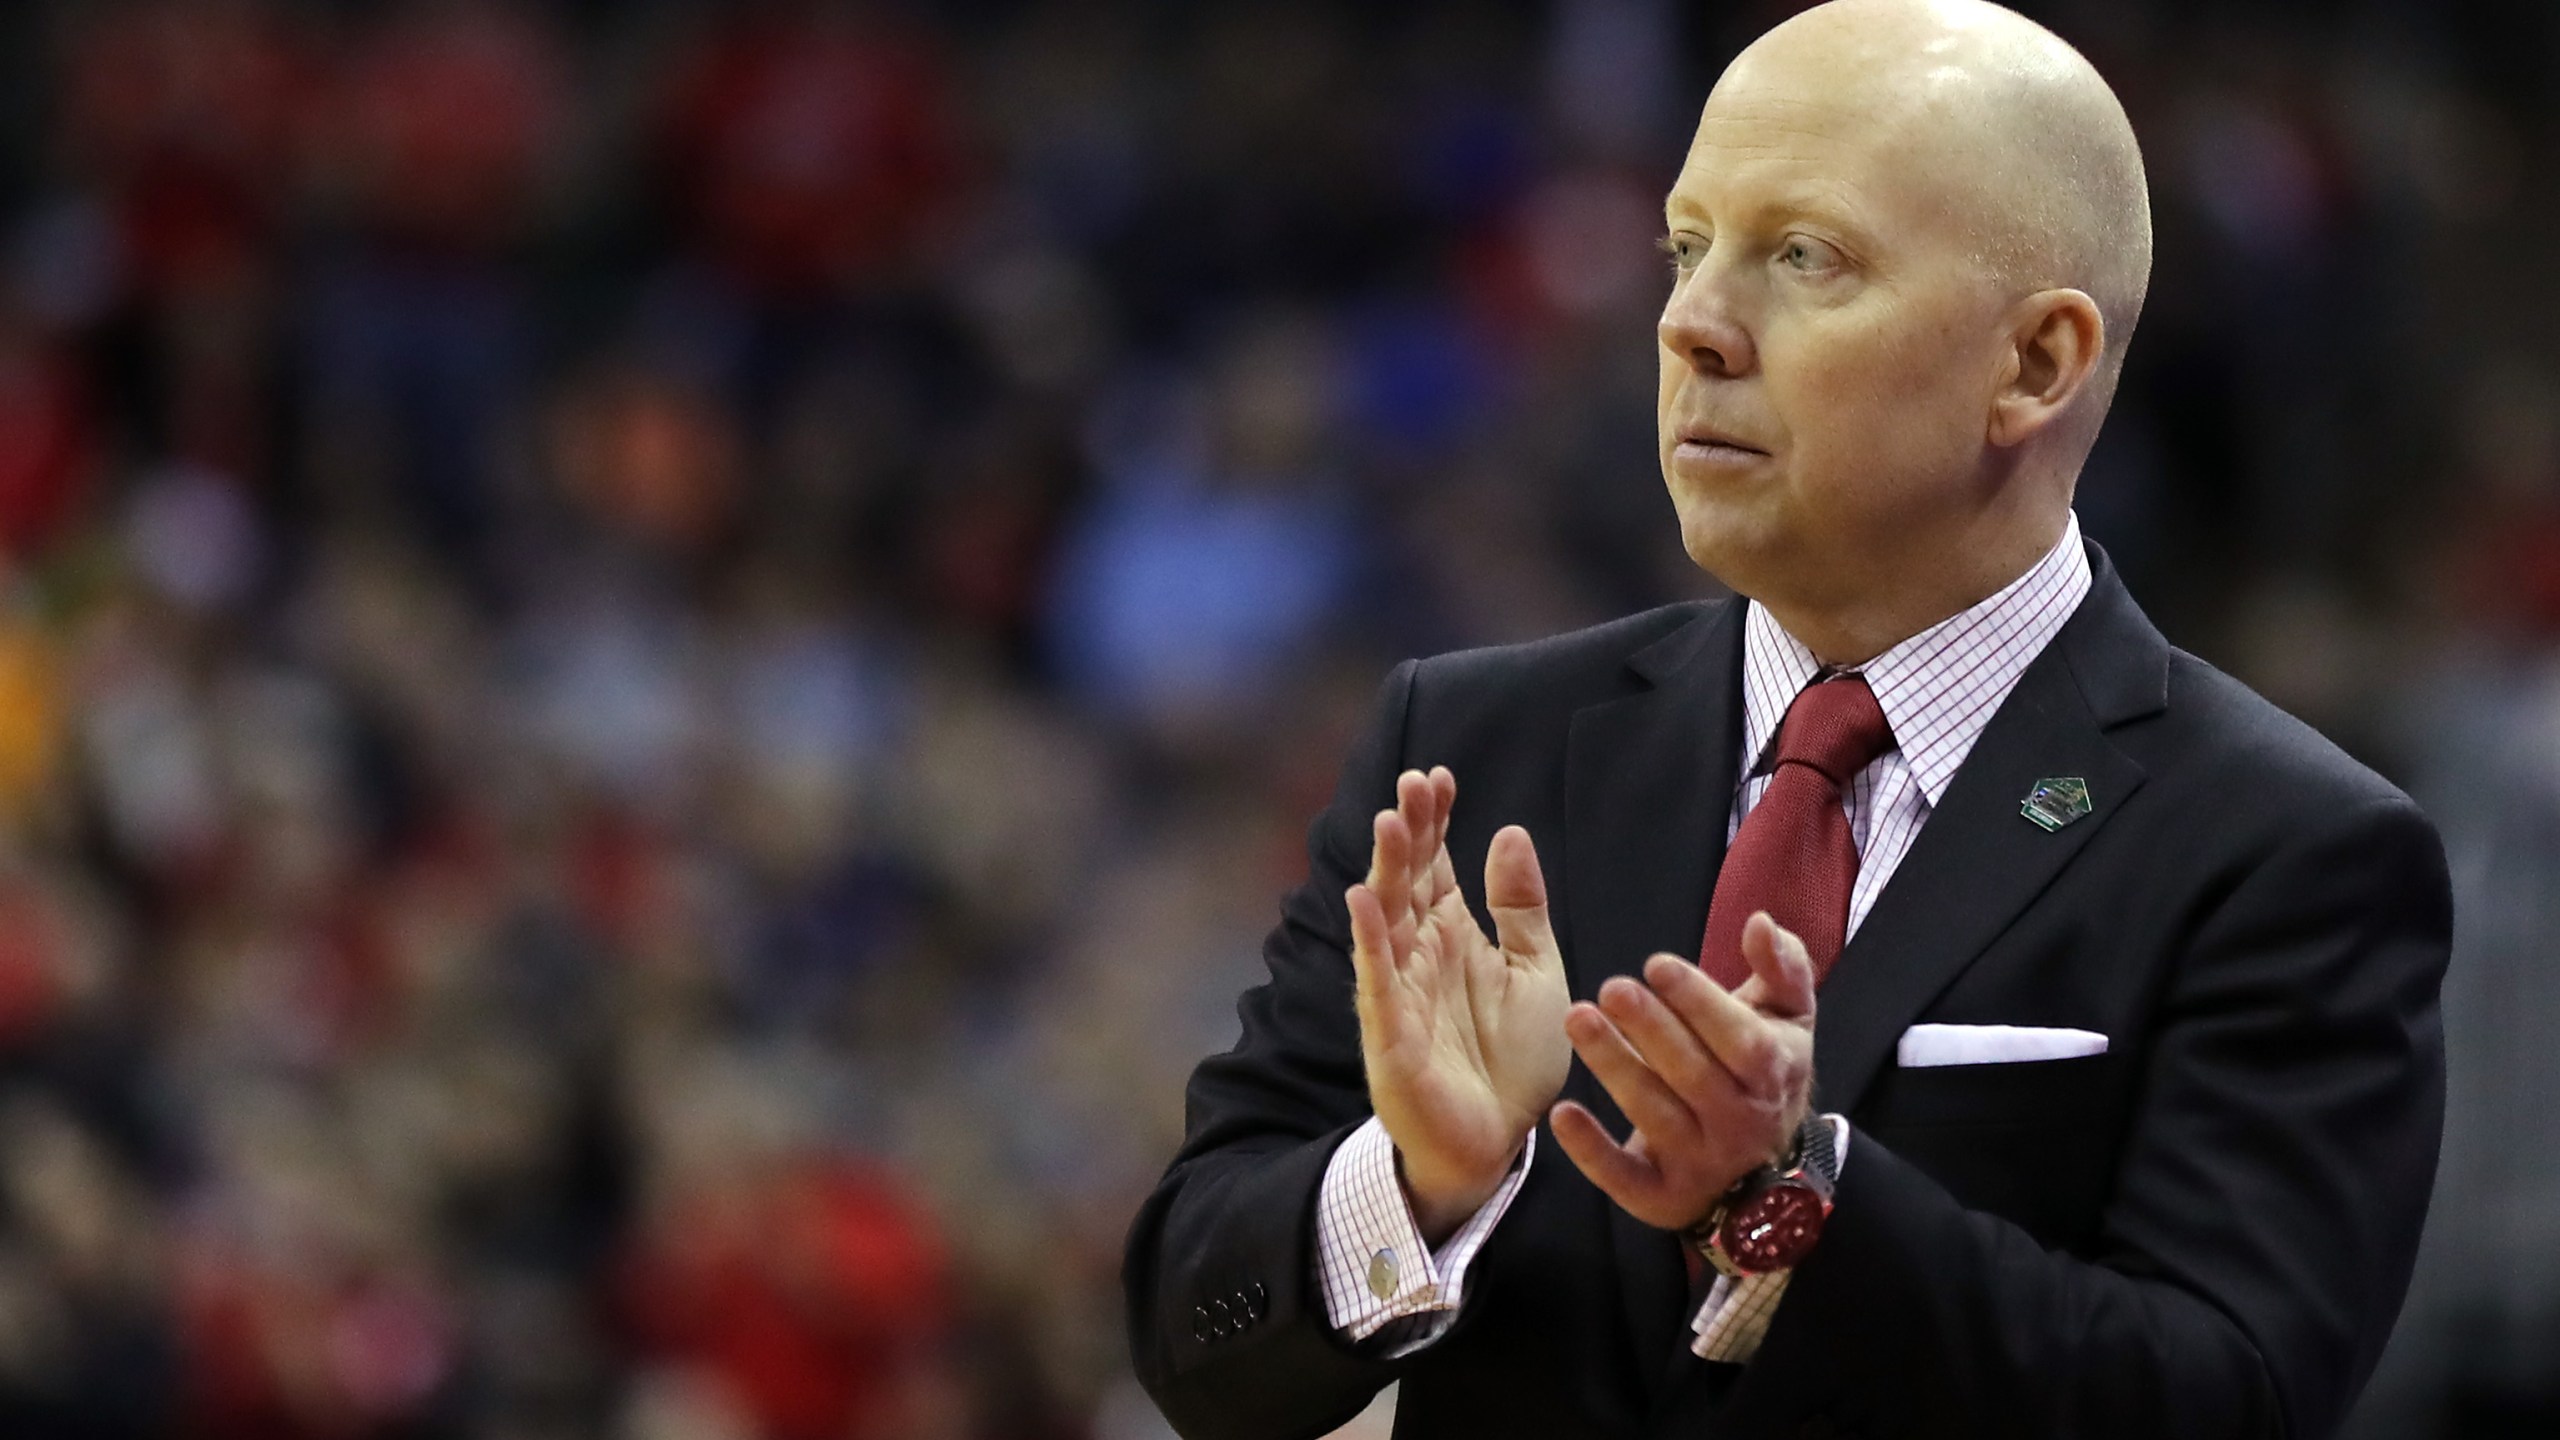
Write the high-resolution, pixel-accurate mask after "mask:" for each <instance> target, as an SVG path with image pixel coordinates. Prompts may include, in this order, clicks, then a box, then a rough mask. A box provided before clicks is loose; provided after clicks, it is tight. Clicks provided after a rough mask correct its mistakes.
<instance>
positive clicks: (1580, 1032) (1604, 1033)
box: [1564, 1001, 1698, 1141]
mask: <svg viewBox="0 0 2560 1440" xmlns="http://www.w3.org/2000/svg"><path fill="white" fill-rule="evenodd" d="M1564 1034H1565V1038H1566V1039H1567V1040H1569V1041H1571V1042H1572V1043H1573V1053H1575V1054H1577V1055H1579V1056H1581V1057H1582V1063H1583V1064H1585V1065H1587V1066H1589V1067H1590V1068H1591V1073H1592V1075H1593V1076H1594V1077H1596V1078H1597V1079H1598V1080H1599V1081H1600V1086H1601V1088H1602V1089H1604V1090H1607V1091H1608V1092H1609V1098H1610V1099H1612V1100H1615V1101H1617V1102H1618V1108H1619V1109H1620V1110H1621V1111H1623V1112H1625V1114H1626V1117H1627V1118H1628V1119H1629V1120H1632V1121H1634V1122H1635V1126H1636V1128H1637V1129H1638V1130H1643V1131H1647V1132H1650V1133H1651V1134H1653V1135H1656V1136H1659V1137H1661V1138H1662V1139H1663V1140H1666V1141H1669V1140H1679V1139H1685V1138H1686V1137H1688V1136H1689V1135H1691V1134H1693V1133H1695V1132H1696V1130H1697V1128H1698V1117H1697V1116H1696V1115H1694V1114H1692V1113H1691V1112H1690V1110H1689V1105H1688V1102H1687V1101H1684V1100H1682V1099H1681V1098H1680V1097H1679V1096H1678V1095H1675V1094H1673V1093H1672V1090H1671V1087H1670V1085H1669V1084H1667V1083H1665V1082H1664V1080H1663V1078H1662V1077H1661V1076H1660V1075H1657V1074H1655V1073H1654V1071H1653V1067H1652V1066H1650V1065H1647V1064H1645V1063H1644V1057H1643V1056H1641V1055H1638V1054H1637V1053H1636V1048H1635V1047H1634V1046H1633V1045H1630V1044H1628V1043H1627V1037H1626V1036H1625V1035H1623V1034H1620V1033H1619V1031H1618V1027H1617V1025H1616V1024H1615V1023H1613V1022H1612V1021H1611V1020H1610V1019H1609V1017H1608V1016H1607V1015H1606V1014H1604V1013H1602V1011H1601V1009H1600V1007H1599V1006H1597V1005H1593V1004H1591V1003H1590V1002H1589V1001H1584V1002H1583V1003H1581V1004H1578V1005H1576V1006H1574V1007H1573V1008H1572V1009H1570V1010H1567V1011H1566V1012H1565V1014H1564Z"/></svg>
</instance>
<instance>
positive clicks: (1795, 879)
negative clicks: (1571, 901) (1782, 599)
mask: <svg viewBox="0 0 2560 1440" xmlns="http://www.w3.org/2000/svg"><path fill="white" fill-rule="evenodd" d="M1892 748H1893V727H1892V726H1890V725H1888V724H1886V723H1885V718H1884V710H1883V709H1882V708H1881V707H1880V706H1878V705H1877V704H1876V697H1875V692H1874V691H1872V690H1869V689H1868V688H1867V682H1866V679H1865V677H1863V676H1858V675H1839V676H1834V677H1833V678H1831V679H1829V680H1823V681H1817V682H1816V683H1814V684H1811V685H1807V686H1806V687H1804V689H1802V690H1801V691H1798V692H1797V694H1796V698H1795V701H1794V703H1793V704H1791V705H1789V706H1788V707H1787V716H1786V719H1784V720H1783V721H1781V722H1779V725H1778V763H1777V768H1776V771H1775V772H1774V773H1773V774H1772V775H1771V776H1770V777H1769V786H1768V788H1767V789H1765V790H1763V791H1761V792H1760V803H1758V804H1757V805H1754V806H1752V807H1751V813H1750V814H1749V815H1746V816H1744V817H1743V820H1742V828H1741V829H1739V830H1737V831H1735V832H1734V836H1733V846H1732V848H1731V849H1729V850H1727V851H1726V852H1725V857H1724V868H1723V869H1722V870H1721V871H1719V872H1718V873H1717V875H1716V891H1715V898H1714V899H1713V900H1712V901H1710V902H1709V903H1708V905H1707V936H1706V941H1705V943H1704V944H1703V945H1702V946H1701V947H1700V948H1699V958H1698V964H1699V966H1700V968H1702V969H1704V970H1705V971H1706V972H1707V973H1708V974H1709V975H1711V976H1713V977H1715V981H1716V983H1717V984H1719V985H1722V986H1724V987H1725V988H1726V989H1728V990H1730V989H1732V988H1734V987H1736V986H1739V985H1740V984H1741V983H1742V982H1743V981H1745V980H1748V979H1750V978H1751V967H1750V965H1749V964H1747V963H1746V962H1745V961H1744V960H1743V958H1742V922H1744V921H1745V920H1748V919H1750V918H1751V912H1752V911H1754V910H1766V911H1768V912H1769V918H1770V919H1772V920H1775V921H1777V922H1778V923H1779V924H1781V925H1784V926H1785V927H1787V928H1788V929H1789V930H1792V931H1794V932H1795V933H1796V934H1797V936H1799V937H1800V938H1802V939H1803V941H1804V946H1805V949H1806V950H1807V951H1809V952H1810V953H1811V954H1812V956H1813V978H1814V982H1815V983H1816V984H1820V983H1821V981H1822V979H1823V977H1825V976H1827V975H1829V974H1830V973H1831V962H1832V961H1834V960H1837V959H1839V958H1840V947H1841V945H1842V944H1843V943H1844V941H1845V937H1846V936H1847V934H1848V931H1849V889H1850V887H1851V886H1852V885H1854V884H1856V883H1857V879H1858V847H1857V846H1856V845H1854V844H1853V843H1851V841H1850V839H1849V817H1848V816H1847V815H1845V814H1843V813H1842V812H1841V808H1840V797H1841V796H1842V795H1844V794H1846V793H1847V792H1848V788H1849V782H1850V781H1851V780H1852V779H1855V778H1856V776H1857V774H1858V772H1859V771H1861V770H1864V769H1866V768H1867V766H1868V765H1869V764H1870V763H1871V762H1873V761H1874V759H1875V758H1876V757H1877V756H1879V755H1881V754H1883V753H1884V752H1885V751H1887V750H1889V749H1892Z"/></svg>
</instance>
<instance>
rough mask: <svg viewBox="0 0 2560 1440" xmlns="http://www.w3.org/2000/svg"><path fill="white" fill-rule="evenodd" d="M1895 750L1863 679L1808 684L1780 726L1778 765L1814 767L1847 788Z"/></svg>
mask: <svg viewBox="0 0 2560 1440" xmlns="http://www.w3.org/2000/svg"><path fill="white" fill-rule="evenodd" d="M1892 748H1893V727H1892V726H1891V725H1889V724H1887V723H1885V718H1884V707H1883V706H1881V705H1878V704H1877V703H1876V694H1875V692H1874V691H1873V690H1870V689H1868V688H1867V681H1866V677H1865V676H1863V675H1835V676H1833V677H1832V678H1831V679H1828V680H1824V681H1821V682H1819V683H1818V684H1813V685H1807V686H1806V687H1804V689H1802V690H1800V691H1798V692H1796V698H1795V703H1793V704H1791V705H1789V706H1788V707H1787V717H1786V719H1784V720H1782V721H1780V722H1779V724H1778V763H1779V764H1780V765H1785V764H1789V763H1796V764H1804V765H1810V766H1812V767H1813V768H1814V769H1816V770H1819V771H1821V772H1822V773H1823V774H1824V775H1827V776H1829V777H1830V779H1831V783H1832V784H1834V785H1838V786H1840V787H1842V788H1843V789H1845V788H1847V786H1848V784H1849V782H1850V781H1851V780H1852V779H1854V778H1856V776H1857V773H1858V772H1859V771H1861V770H1864V769H1866V768H1867V766H1868V765H1869V764H1871V763H1873V762H1874V760H1875V758H1876V757H1877V756H1879V755H1881V754H1883V753H1884V752H1885V751H1887V750H1890V749H1892Z"/></svg>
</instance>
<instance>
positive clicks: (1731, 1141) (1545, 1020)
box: [1345, 768, 1814, 1245]
mask: <svg viewBox="0 0 2560 1440" xmlns="http://www.w3.org/2000/svg"><path fill="white" fill-rule="evenodd" d="M1457 789H1458V786H1457V780H1456V778H1455V777H1454V776H1453V775H1451V774H1450V772H1449V771H1448V770H1447V769H1445V768H1441V769H1434V770H1432V771H1431V772H1430V773H1429V774H1427V775H1426V774H1424V773H1422V772H1420V771H1407V772H1405V773H1404V774H1403V775H1401V776H1399V777H1397V781H1396V805H1395V808H1394V809H1391V810H1383V811H1380V812H1379V813H1378V815H1377V817H1376V819H1375V821H1374V822H1373V826H1372V830H1373V837H1372V838H1373V846H1372V851H1371V859H1370V865H1369V874H1368V876H1367V877H1366V878H1365V879H1364V880H1363V881H1362V882H1361V883H1359V884H1357V885H1353V886H1352V887H1351V888H1350V890H1349V891H1348V892H1347V894H1346V896H1345V900H1346V903H1347V905H1348V907H1349V910H1350V915H1351V935H1352V967H1353V971H1354V973H1355V975H1356V977H1357V986H1356V996H1357V1003H1358V1008H1359V1015H1360V1046H1361V1055H1362V1059H1363V1061H1364V1062H1365V1064H1366V1066H1367V1071H1368V1081H1369V1097H1370V1104H1371V1105H1372V1107H1373V1108H1374V1109H1375V1110H1376V1112H1377V1115H1378V1118H1379V1120H1380V1122H1381V1123H1383V1124H1384V1125H1385V1127H1386V1130H1387V1134H1388V1136H1389V1137H1390V1138H1391V1139H1393V1140H1394V1141H1395V1145H1396V1151H1397V1156H1398V1160H1399V1164H1400V1166H1401V1168H1402V1173H1403V1179H1404V1183H1405V1188H1406V1193H1407V1196H1408V1198H1409V1199H1410V1201H1411V1202H1412V1205H1413V1211H1414V1218H1415V1220H1416V1221H1417V1223H1418V1224H1419V1225H1420V1228H1421V1229H1422V1232H1423V1235H1424V1237H1425V1238H1426V1239H1427V1240H1429V1241H1430V1242H1431V1243H1433V1244H1435V1245H1436V1244H1438V1243H1439V1242H1440V1241H1441V1240H1442V1239H1444V1238H1445V1237H1446V1236H1447V1235H1448V1234H1450V1233H1451V1232H1452V1231H1454V1230H1455V1229H1456V1228H1457V1227H1458V1226H1459V1225H1460V1224H1462V1223H1464V1221H1465V1220H1466V1218H1467V1217H1468V1216H1469V1215H1472V1214H1473V1213H1475V1211H1476V1210H1477V1209H1478V1208H1480V1207H1481V1206H1482V1205H1483V1204H1484V1203H1485V1201H1486V1200H1487V1199H1488V1198H1490V1197H1491V1196H1492V1194H1493V1192H1494V1191H1495V1190H1496V1189H1497V1188H1499V1187H1500V1185H1501V1183H1502V1178H1503V1176H1504V1174H1505V1173H1506V1172H1508V1171H1509V1169H1510V1168H1511V1166H1512V1164H1513V1162H1514V1161H1515V1160H1516V1159H1517V1157H1518V1156H1519V1153H1520V1149H1521V1146H1522V1145H1523V1144H1524V1143H1525V1142H1526V1140H1527V1137H1528V1135H1529V1132H1530V1131H1531V1130H1533V1129H1535V1128H1536V1126H1537V1123H1538V1120H1539V1118H1540V1117H1541V1116H1542V1115H1547V1116H1549V1118H1550V1124H1551V1127H1552V1129H1553V1131H1554V1134H1555V1137H1556V1140H1557V1142H1558V1143H1559V1144H1560V1145H1561V1146H1562V1147H1563V1148H1564V1151H1565V1153H1566V1154H1567V1155H1568V1156H1569V1157H1571V1158H1572V1160H1573V1162H1574V1163H1575V1164H1576V1165H1577V1166H1579V1167H1580V1168H1581V1170H1582V1172H1583V1173H1584V1174H1585V1175H1586V1176H1588V1177H1590V1179H1591V1182H1592V1183H1593V1184H1595V1185H1597V1186H1599V1187H1600V1189H1601V1190H1602V1191H1603V1192H1605V1193H1606V1194H1608V1195H1609V1197H1610V1198H1611V1199H1612V1200H1614V1201H1616V1202H1617V1203H1618V1204H1619V1205H1620V1206H1621V1207H1623V1208H1625V1209H1626V1211H1627V1212H1628V1213H1629V1214H1632V1215H1634V1216H1635V1217H1636V1218H1638V1219H1640V1220H1643V1221H1645V1222H1646V1223H1648V1224H1651V1225H1656V1226H1660V1227H1662V1228H1664V1229H1681V1228H1685V1227H1687V1226H1689V1225H1691V1224H1694V1223H1696V1222H1697V1221H1698V1220H1699V1219H1700V1218H1701V1217H1703V1216H1704V1215H1705V1214H1706V1212H1707V1211H1708V1210H1709V1209H1710V1208H1711V1207H1712V1206H1713V1205H1714V1204H1715V1202H1716V1199H1717V1198H1718V1197H1719V1196H1721V1195H1722V1194H1723V1193H1724V1192H1725V1191H1726V1190H1727V1189H1728V1188H1730V1187H1731V1186H1732V1184H1733V1183H1734V1181H1736V1180H1737V1179H1739V1178H1740V1177H1741V1176H1742V1175H1743V1174H1744V1173H1746V1172H1747V1171H1749V1170H1750V1169H1752V1168H1753V1167H1754V1166H1757V1165H1759V1164H1761V1163H1762V1162H1764V1161H1766V1160H1768V1159H1769V1158H1771V1157H1772V1156H1774V1155H1776V1154H1778V1153H1780V1152H1781V1151H1782V1150H1784V1149H1785V1148H1786V1146H1787V1143H1788V1141H1789V1140H1790V1138H1791V1137H1792V1136H1793V1135H1794V1133H1795V1129H1796V1126H1797V1124H1798V1123H1799V1122H1800V1121H1801V1120H1802V1119H1803V1117H1804V1114H1805V1112H1806V1110H1807V1109H1808V1108H1809V1105H1810V1100H1811V1094H1812V1082H1813V1014H1814V994H1813V991H1814V981H1813V967H1812V963H1811V961H1810V959H1809V957H1808V956H1807V955H1806V953H1805V949H1804V945H1803V943H1802V942H1801V941H1799V940H1798V939H1797V938H1796V937H1795V936H1794V935H1792V934H1790V933H1789V932H1787V931H1786V930H1785V929H1783V928H1782V927H1780V926H1779V925H1778V924H1777V923H1776V922H1774V921H1772V920H1771V919H1770V918H1769V917H1768V916H1767V915H1765V914H1763V915H1756V916H1754V917H1753V918H1752V920H1751V922H1750V923H1749V924H1748V925H1746V926H1745V927H1744V930H1743V955H1744V958H1745V959H1746V960H1747V961H1748V962H1749V964H1750V966H1751V970H1752V975H1751V978H1750V979H1749V980H1748V981H1746V982H1745V983H1744V984H1743V985H1742V986H1740V987H1739V988H1738V989H1735V990H1732V991H1727V990H1726V989H1725V988H1724V987H1722V986H1720V985H1718V984H1717V983H1716V982H1715V981H1713V980H1711V979H1709V978H1708V977H1707V976H1706V974H1705V973H1704V972H1702V971H1701V970H1699V969H1698V967H1697V966H1696V965H1694V964H1692V963H1690V962H1689V961H1688V960H1685V959H1682V958H1681V957H1678V956H1675V955H1656V956H1654V957H1652V958H1651V959H1650V960H1649V961H1647V962H1646V964H1645V968H1644V978H1643V980H1642V981H1641V982H1639V981H1637V980H1635V979H1633V978H1629V977H1625V976H1620V977H1616V978H1613V979H1611V980H1610V981H1608V982H1607V983H1606V984H1604V985H1602V986H1601V987H1600V991H1599V994H1598V996H1597V1002H1598V1003H1596V1004H1595V1003H1592V1002H1590V1001H1585V1002H1581V1003H1578V1004H1577V1003H1574V1002H1573V1001H1572V1000H1571V997H1570V994H1569V991H1568V989H1567V983H1566V976H1565V968H1564V958H1563V954H1562V952H1561V951H1560V950H1559V949H1558V947H1557V944H1556V939H1555V932H1554V929H1553V927H1552V926H1551V924H1550V923H1549V919H1548V915H1547V889H1546V881H1545V877H1544V875H1543V873H1542V872H1541V870H1540V869H1539V865H1538V855H1537V848H1536V846H1535V845H1533V844H1532V843H1531V841H1530V839H1529V834H1528V832H1527V831H1526V830H1523V829H1521V828H1520V827H1519V826H1516V825H1514V826H1509V827H1506V828H1504V829H1503V830H1501V831H1500V832H1498V833H1496V834H1495V836H1494V837H1493V841H1492V843H1491V845H1490V847H1489V848H1488V850H1487V853H1486V856H1485V876H1484V881H1485V883H1484V894H1485V903H1486V908H1487V909H1488V910H1490V911H1491V912H1492V914H1493V920H1494V931H1495V933H1494V935H1493V936H1490V937H1488V936H1487V935H1486V934H1485V933H1484V930H1483V927H1482V926H1480V925H1478V924H1477V922H1476V919H1475V916H1474V914H1473V913H1472V912H1471V911H1469V910H1468V908H1467V904H1466V900H1465V897H1464V896H1463V895H1462V894H1461V893H1460V891H1459V888H1458V883H1457V870H1456V867H1455V865H1454V864H1453V863H1452V861H1451V859H1450V856H1449V850H1448V828H1449V815H1450V811H1451V809H1452V808H1453V807H1454V805H1455V803H1456V800H1457ZM1574 1054H1579V1055H1580V1056H1581V1057H1582V1061H1583V1063H1584V1064H1585V1065H1586V1066H1588V1067H1589V1068H1590V1070H1591V1072H1592V1074H1593V1075H1594V1076H1595V1077H1596V1078H1598V1080H1599V1081H1600V1083H1601V1085H1602V1086H1603V1087H1604V1088H1605V1089H1606V1090H1607V1091H1608V1092H1609V1094H1610V1096H1611V1098H1613V1099H1614V1100H1616V1101H1617V1103H1618V1107H1619V1109H1620V1110H1622V1111H1623V1112H1624V1113H1625V1114H1626V1116H1627V1118H1628V1120H1629V1121H1631V1122H1632V1123H1633V1125H1634V1127H1635V1128H1634V1131H1633V1133H1632V1134H1630V1135H1629V1136H1628V1137H1627V1139H1626V1140H1625V1141H1624V1142H1623V1143H1621V1142H1620V1141H1618V1140H1616V1139H1615V1138H1613V1137H1611V1136H1610V1135H1609V1133H1608V1132H1607V1130H1606V1129H1604V1128H1603V1127H1602V1125H1601V1123H1600V1121H1599V1119H1598V1118H1597V1117H1596V1116H1594V1115H1593V1114H1592V1113H1591V1112H1590V1111H1589V1110H1588V1109H1587V1108H1585V1107H1584V1106H1582V1105H1579V1104H1576V1103H1574V1102H1571V1101H1566V1102H1563V1103H1561V1104H1558V1103H1556V1101H1557V1096H1558V1095H1559V1094H1560V1093H1561V1092H1562V1090H1563V1088H1564V1081H1565V1075H1566V1071H1567V1069H1568V1064H1569V1059H1570V1056H1571V1055H1574ZM1550 1106H1552V1107H1553V1109H1552V1113H1551V1115H1550V1111H1549V1107H1550Z"/></svg>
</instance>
